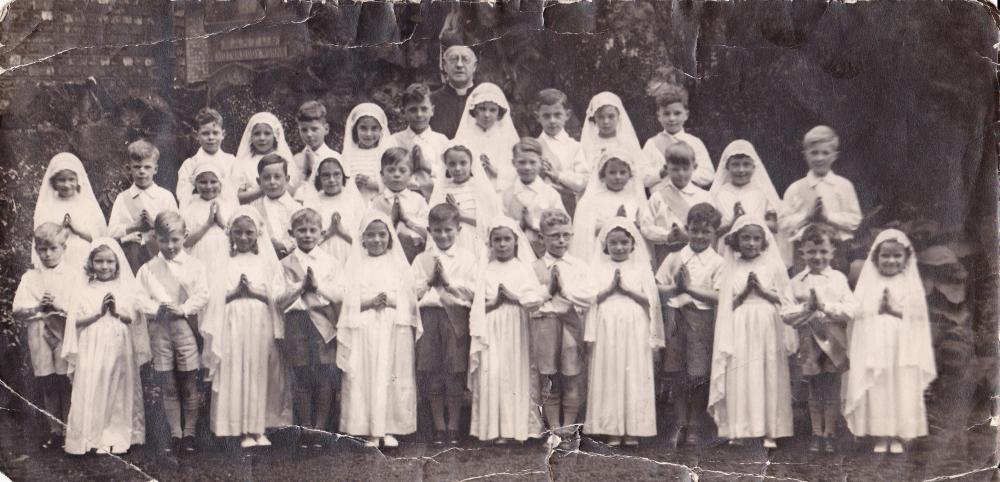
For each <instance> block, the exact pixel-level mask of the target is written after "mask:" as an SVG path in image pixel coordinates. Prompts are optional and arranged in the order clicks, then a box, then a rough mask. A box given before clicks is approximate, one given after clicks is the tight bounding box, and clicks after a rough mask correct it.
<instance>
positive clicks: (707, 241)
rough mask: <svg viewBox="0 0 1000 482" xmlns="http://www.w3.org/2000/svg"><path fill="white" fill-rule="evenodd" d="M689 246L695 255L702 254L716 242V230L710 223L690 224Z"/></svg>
mask: <svg viewBox="0 0 1000 482" xmlns="http://www.w3.org/2000/svg"><path fill="white" fill-rule="evenodd" d="M685 229H686V230H687V233H688V244H689V245H690V246H691V250H692V251H694V252H695V253H700V252H702V251H704V250H706V249H708V247H709V246H711V245H712V243H714V242H715V229H714V228H712V226H711V225H709V224H708V223H698V222H696V223H688V225H687V226H686V227H685Z"/></svg>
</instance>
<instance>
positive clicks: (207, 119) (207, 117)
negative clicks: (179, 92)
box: [194, 107, 222, 128]
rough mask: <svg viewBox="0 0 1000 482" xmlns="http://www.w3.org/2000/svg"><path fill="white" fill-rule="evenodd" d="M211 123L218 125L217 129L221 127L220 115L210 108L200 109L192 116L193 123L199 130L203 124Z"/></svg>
mask: <svg viewBox="0 0 1000 482" xmlns="http://www.w3.org/2000/svg"><path fill="white" fill-rule="evenodd" d="M213 122H214V123H216V124H219V127H222V114H220V113H219V111H217V110H215V109H213V108H211V107H202V108H201V110H199V111H198V114H197V115H195V116H194V123H195V124H197V125H198V127H199V128H200V127H201V126H203V125H205V124H211V123H213Z"/></svg>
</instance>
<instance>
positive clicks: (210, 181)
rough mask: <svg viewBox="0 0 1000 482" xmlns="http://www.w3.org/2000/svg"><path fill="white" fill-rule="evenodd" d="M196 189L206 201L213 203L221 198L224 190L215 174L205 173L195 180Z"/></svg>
mask: <svg viewBox="0 0 1000 482" xmlns="http://www.w3.org/2000/svg"><path fill="white" fill-rule="evenodd" d="M194 187H195V189H197V190H198V195H199V196H201V198H202V199H204V200H206V201H211V200H213V199H215V198H216V197H218V196H219V192H220V191H221V190H222V183H221V182H219V178H218V177H217V176H216V175H215V173H214V172H203V173H201V174H198V177H196V178H194Z"/></svg>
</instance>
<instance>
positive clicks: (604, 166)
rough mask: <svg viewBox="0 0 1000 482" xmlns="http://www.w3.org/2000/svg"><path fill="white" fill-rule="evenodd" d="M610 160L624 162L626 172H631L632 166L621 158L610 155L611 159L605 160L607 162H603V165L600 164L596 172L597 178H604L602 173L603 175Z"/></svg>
mask: <svg viewBox="0 0 1000 482" xmlns="http://www.w3.org/2000/svg"><path fill="white" fill-rule="evenodd" d="M611 161H618V162H620V163H622V164H625V167H627V168H628V172H629V173H630V174H631V173H632V166H630V165H629V164H628V163H627V162H625V161H624V160H623V159H619V158H617V157H612V158H611V159H608V160H607V162H605V163H604V164H603V165H602V166H601V170H600V171H599V172H598V173H597V178H598V179H604V175H605V172H606V171H607V170H608V164H611Z"/></svg>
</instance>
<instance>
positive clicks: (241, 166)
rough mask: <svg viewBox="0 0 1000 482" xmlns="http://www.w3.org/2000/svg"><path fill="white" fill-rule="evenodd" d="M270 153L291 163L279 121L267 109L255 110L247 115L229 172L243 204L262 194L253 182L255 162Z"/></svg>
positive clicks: (255, 172)
mask: <svg viewBox="0 0 1000 482" xmlns="http://www.w3.org/2000/svg"><path fill="white" fill-rule="evenodd" d="M271 153H274V154H277V155H279V156H281V158H282V159H284V160H285V162H287V163H289V166H291V162H292V150H291V149H290V148H289V147H288V141H287V138H286V137H285V128H284V127H283V126H282V125H281V121H280V120H279V119H278V118H277V117H276V116H275V115H274V114H272V113H270V112H258V113H256V114H254V115H253V116H251V117H250V120H248V121H247V126H246V128H245V129H243V136H242V137H241V138H240V145H239V147H238V148H237V149H236V160H235V161H233V167H232V172H231V173H230V176H229V180H230V182H231V183H232V184H233V187H234V188H235V189H236V191H237V194H238V196H239V200H240V203H243V204H246V203H249V202H251V201H254V200H255V199H258V198H260V197H262V196H263V195H264V192H263V191H261V189H260V184H258V183H257V163H258V162H260V158H262V157H264V156H266V155H268V154H271Z"/></svg>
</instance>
